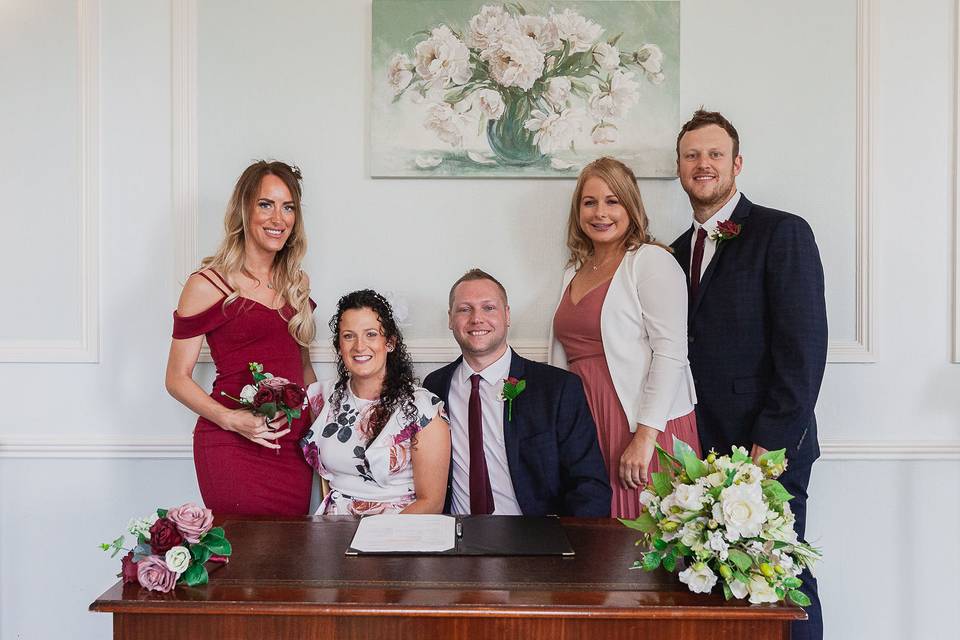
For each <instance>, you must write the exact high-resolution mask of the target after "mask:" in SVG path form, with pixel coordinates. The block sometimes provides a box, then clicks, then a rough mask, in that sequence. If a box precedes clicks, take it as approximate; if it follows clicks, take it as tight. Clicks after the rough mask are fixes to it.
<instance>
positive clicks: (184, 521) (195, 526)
mask: <svg viewBox="0 0 960 640" xmlns="http://www.w3.org/2000/svg"><path fill="white" fill-rule="evenodd" d="M167 519H168V520H170V521H171V522H173V524H175V525H177V529H178V530H179V531H180V533H182V534H183V538H184V540H186V541H187V542H193V543H196V542H200V536H202V535H203V534H205V533H206V532H207V531H210V529H211V528H212V527H213V511H211V510H210V509H204V508H203V507H198V506H197V505H195V504H193V503H192V502H188V503H187V504H185V505H182V506H179V507H175V508H173V509H170V511H168V512H167Z"/></svg>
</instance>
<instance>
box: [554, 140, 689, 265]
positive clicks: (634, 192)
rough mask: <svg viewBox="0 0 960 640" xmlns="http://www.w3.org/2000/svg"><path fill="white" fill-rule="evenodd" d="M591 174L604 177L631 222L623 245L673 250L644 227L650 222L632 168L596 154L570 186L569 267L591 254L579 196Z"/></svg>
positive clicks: (634, 247) (580, 262) (584, 259)
mask: <svg viewBox="0 0 960 640" xmlns="http://www.w3.org/2000/svg"><path fill="white" fill-rule="evenodd" d="M590 178H600V179H601V180H603V181H604V182H605V183H606V184H607V186H608V187H610V191H612V192H613V194H614V195H615V196H617V200H619V201H620V204H622V205H623V208H624V209H626V210H627V217H628V218H629V220H630V226H629V228H628V229H627V234H626V235H625V236H624V237H623V245H624V247H625V248H626V250H627V251H632V250H633V249H637V248H639V247H640V246H641V245H644V244H655V245H657V246H659V247H663V248H664V249H666V250H667V251H670V252H671V253H672V249H670V247H667V246H666V245H663V244H661V243H659V242H657V241H656V240H654V238H653V236H652V235H650V231H649V230H648V229H647V227H648V226H649V220H648V219H647V211H646V209H644V208H643V198H641V197H640V189H639V187H637V178H636V176H634V175H633V171H632V170H631V169H630V167H628V166H627V165H625V164H623V163H622V162H620V161H619V160H617V159H616V158H608V157H603V158H597V159H596V160H594V161H593V162H591V163H590V164H588V165H587V166H585V167H584V168H583V170H582V171H581V172H580V177H579V178H577V186H576V188H575V189H574V190H573V198H572V199H571V201H570V217H569V218H568V220H567V248H568V249H570V259H569V260H567V266H568V267H569V266H571V265H572V266H574V267H575V268H576V269H578V270H579V269H580V267H582V266H583V265H584V263H586V261H587V258H589V257H590V256H592V255H593V242H591V240H590V238H589V237H587V234H585V233H584V232H583V229H581V228H580V199H581V198H582V197H583V186H584V185H585V184H586V182H587V180H589V179H590Z"/></svg>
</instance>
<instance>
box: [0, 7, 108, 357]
mask: <svg viewBox="0 0 960 640" xmlns="http://www.w3.org/2000/svg"><path fill="white" fill-rule="evenodd" d="M77 68H78V86H77V89H78V96H79V102H78V104H77V126H78V136H79V142H80V145H79V159H78V160H79V162H78V167H79V174H80V175H79V183H80V184H79V187H80V199H79V202H78V203H77V206H78V216H79V218H80V223H79V237H78V239H77V240H78V242H79V261H78V263H77V268H76V273H75V276H74V277H76V279H77V285H78V286H79V289H80V296H79V302H80V309H79V311H80V337H79V338H76V339H68V340H64V339H51V340H46V339H42V338H41V339H12V340H0V362H97V361H98V360H99V357H100V326H99V324H100V313H99V312H100V298H99V238H98V234H99V215H100V0H78V2H77ZM66 272H67V273H68V274H69V273H70V270H69V269H68V270H66Z"/></svg>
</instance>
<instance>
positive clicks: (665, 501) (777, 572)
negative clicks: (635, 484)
mask: <svg viewBox="0 0 960 640" xmlns="http://www.w3.org/2000/svg"><path fill="white" fill-rule="evenodd" d="M673 451H674V454H675V455H673V456H671V455H670V454H668V453H667V452H666V451H664V450H663V449H661V448H660V447H659V446H658V447H657V455H658V456H659V460H660V468H661V469H662V470H663V471H660V472H657V473H654V474H652V481H653V482H652V485H653V486H652V490H651V488H650V487H648V488H646V489H644V490H643V491H642V492H641V493H640V502H641V503H642V504H643V506H644V511H643V512H642V513H641V514H640V517H639V518H637V519H636V520H623V519H621V520H620V521H621V522H622V523H623V524H625V525H626V526H628V527H631V528H633V529H638V530H639V531H642V532H643V534H644V535H643V539H642V542H643V543H645V544H646V546H647V548H648V549H649V550H648V551H647V552H646V553H644V555H643V558H642V560H637V561H636V562H635V563H634V565H633V566H632V567H631V568H632V569H639V568H643V569H645V570H647V571H653V570H655V569H656V568H658V567H663V568H664V569H665V570H667V571H669V572H674V571H676V570H677V568H678V560H679V559H680V558H687V559H688V562H687V566H686V568H685V569H684V570H683V571H681V572H680V574H679V577H680V581H681V582H683V583H684V584H686V585H687V586H688V587H689V589H690V591H693V592H694V593H709V592H710V591H712V590H713V587H714V586H716V584H717V582H718V581H719V582H720V583H721V586H722V587H723V594H724V597H726V598H727V599H728V600H729V599H730V598H740V599H743V598H748V597H749V599H750V602H751V603H754V604H760V603H764V602H779V601H782V600H784V599H789V600H790V601H791V602H793V603H795V604H797V605H800V606H807V605H809V604H810V599H809V598H808V597H807V595H806V594H804V593H803V592H802V591H800V586H801V581H800V578H798V577H797V576H799V575H800V573H801V572H802V571H803V570H804V569H805V568H808V567H811V566H812V565H813V563H814V562H815V561H817V560H819V559H820V557H821V553H820V551H819V550H817V549H815V548H813V547H811V546H810V545H808V544H807V543H805V542H802V541H800V540H799V539H798V537H797V534H796V531H794V528H793V524H794V516H793V513H792V512H791V511H790V504H789V502H788V501H789V500H790V499H791V498H792V497H793V496H791V495H790V494H789V493H788V492H787V491H786V489H784V488H783V485H781V484H780V483H779V482H777V480H776V478H777V477H779V476H780V474H782V473H783V471H784V470H785V469H786V466H787V460H786V458H785V457H784V450H783V449H780V450H778V451H770V452H768V453H765V454H764V455H763V456H761V457H760V458H759V460H758V461H757V462H758V464H754V463H753V460H752V459H751V458H750V455H749V454H748V453H747V451H746V449H744V448H742V447H733V453H732V455H729V456H717V455H716V453H714V452H712V451H711V452H710V454H709V455H708V456H707V457H706V459H705V460H700V459H699V458H697V455H696V454H695V453H694V451H693V449H691V448H690V446H689V445H687V444H686V443H685V442H683V441H681V440H678V439H676V438H674V441H673Z"/></svg>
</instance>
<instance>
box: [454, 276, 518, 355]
mask: <svg viewBox="0 0 960 640" xmlns="http://www.w3.org/2000/svg"><path fill="white" fill-rule="evenodd" d="M448 315H449V320H450V324H449V326H450V330H451V331H452V332H453V337H454V339H455V340H456V341H457V344H458V345H460V350H461V351H462V352H463V357H464V359H465V360H466V361H467V364H469V365H470V367H471V368H473V370H474V371H482V370H483V369H484V368H486V367H487V366H488V365H490V364H492V363H493V362H496V360H497V359H498V358H499V357H500V356H501V355H503V352H504V351H505V350H506V348H507V327H509V326H510V307H509V306H507V301H506V300H505V299H504V297H503V293H502V292H501V291H500V288H499V287H498V286H497V285H496V283H495V282H493V281H491V280H486V279H481V280H465V281H463V282H461V283H460V284H458V285H457V287H456V288H455V289H454V290H453V300H452V303H451V305H450V311H449V314H448Z"/></svg>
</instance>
